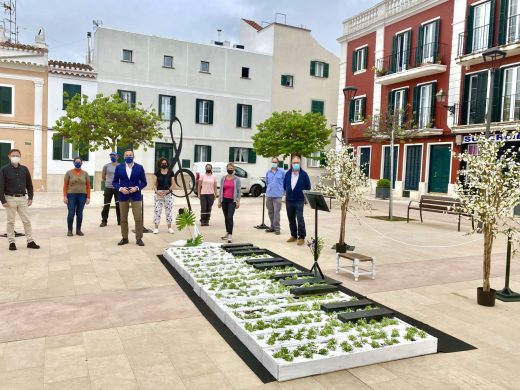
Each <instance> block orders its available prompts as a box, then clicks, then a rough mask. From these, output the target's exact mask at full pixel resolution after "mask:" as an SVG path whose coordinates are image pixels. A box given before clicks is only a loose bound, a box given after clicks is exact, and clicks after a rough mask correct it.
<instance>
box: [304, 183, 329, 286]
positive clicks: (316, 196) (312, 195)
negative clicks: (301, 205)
mask: <svg viewBox="0 0 520 390" xmlns="http://www.w3.org/2000/svg"><path fill="white" fill-rule="evenodd" d="M303 195H304V196H305V199H306V200H307V203H309V206H311V209H314V240H315V242H314V264H313V266H312V268H311V272H313V273H314V276H316V277H318V273H319V274H320V276H321V278H322V279H325V277H324V276H323V272H322V271H321V268H320V265H319V264H318V211H327V212H330V209H329V206H327V201H326V200H325V197H324V196H323V194H322V193H321V192H317V191H303Z"/></svg>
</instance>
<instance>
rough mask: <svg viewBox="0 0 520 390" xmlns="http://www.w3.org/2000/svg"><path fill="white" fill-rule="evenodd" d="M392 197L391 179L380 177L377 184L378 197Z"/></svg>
mask: <svg viewBox="0 0 520 390" xmlns="http://www.w3.org/2000/svg"><path fill="white" fill-rule="evenodd" d="M389 197H390V180H388V179H379V180H378V181H377V185H376V198H378V199H388V198H389Z"/></svg>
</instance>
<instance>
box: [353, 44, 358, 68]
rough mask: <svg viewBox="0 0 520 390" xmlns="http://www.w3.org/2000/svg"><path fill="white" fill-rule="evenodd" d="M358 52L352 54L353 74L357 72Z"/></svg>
mask: <svg viewBox="0 0 520 390" xmlns="http://www.w3.org/2000/svg"><path fill="white" fill-rule="evenodd" d="M357 55H358V52H357V50H354V51H353V52H352V73H355V72H356V71H357Z"/></svg>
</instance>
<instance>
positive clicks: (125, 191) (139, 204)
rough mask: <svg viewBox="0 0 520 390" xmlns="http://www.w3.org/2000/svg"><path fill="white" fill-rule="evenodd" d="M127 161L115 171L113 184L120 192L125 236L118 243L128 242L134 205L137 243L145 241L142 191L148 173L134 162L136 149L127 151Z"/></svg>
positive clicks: (142, 243) (123, 233) (140, 244)
mask: <svg viewBox="0 0 520 390" xmlns="http://www.w3.org/2000/svg"><path fill="white" fill-rule="evenodd" d="M124 157H125V163H124V164H119V165H118V166H117V167H116V170H115V172H114V180H113V185H114V188H115V190H116V191H118V193H119V211H120V213H121V235H122V236H123V238H122V239H121V241H119V242H118V244H117V245H125V244H128V210H129V209H130V206H132V214H133V216H134V221H135V238H136V244H137V245H139V246H144V242H143V229H144V228H143V214H142V208H143V196H142V194H141V191H142V189H143V188H145V187H146V184H147V183H146V175H145V174H144V168H143V166H142V165H139V164H136V163H135V162H134V151H133V150H126V151H125V155H124Z"/></svg>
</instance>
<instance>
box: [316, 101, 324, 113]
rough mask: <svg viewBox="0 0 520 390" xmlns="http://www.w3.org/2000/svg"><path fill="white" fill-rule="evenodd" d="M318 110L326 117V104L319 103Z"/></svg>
mask: <svg viewBox="0 0 520 390" xmlns="http://www.w3.org/2000/svg"><path fill="white" fill-rule="evenodd" d="M318 109H319V112H320V114H321V115H325V102H318Z"/></svg>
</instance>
